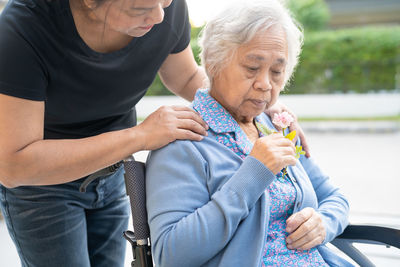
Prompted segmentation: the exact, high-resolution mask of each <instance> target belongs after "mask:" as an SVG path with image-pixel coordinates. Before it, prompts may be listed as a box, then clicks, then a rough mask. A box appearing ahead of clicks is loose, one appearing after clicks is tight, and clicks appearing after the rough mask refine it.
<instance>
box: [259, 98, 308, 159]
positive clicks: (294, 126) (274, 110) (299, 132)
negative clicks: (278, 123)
mask: <svg viewBox="0 0 400 267" xmlns="http://www.w3.org/2000/svg"><path fill="white" fill-rule="evenodd" d="M284 111H286V112H288V113H289V114H290V115H291V116H292V117H293V119H294V121H293V122H292V123H291V124H290V126H289V130H290V131H296V138H295V139H293V142H296V140H297V137H299V138H300V140H301V145H302V147H303V150H304V151H305V152H306V155H305V156H306V157H307V158H309V157H310V148H309V146H308V143H307V140H306V136H305V134H304V132H303V129H302V128H301V127H300V124H299V122H298V120H297V116H296V115H295V114H294V113H293V112H292V111H291V110H290V109H289V108H288V107H287V106H286V105H284V104H282V103H281V102H279V101H276V103H275V104H274V105H272V106H270V107H269V108H268V109H266V110H265V113H266V114H267V115H268V116H269V117H270V118H271V119H273V118H274V114H278V113H282V112H284ZM277 130H278V131H281V130H282V129H277Z"/></svg>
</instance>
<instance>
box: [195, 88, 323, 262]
mask: <svg viewBox="0 0 400 267" xmlns="http://www.w3.org/2000/svg"><path fill="white" fill-rule="evenodd" d="M193 108H194V109H195V110H196V111H197V112H199V113H200V115H201V116H202V118H203V120H204V121H205V122H206V123H207V124H208V125H209V127H210V129H209V131H211V132H212V133H213V135H215V138H216V140H217V141H218V142H219V143H221V144H223V145H225V146H226V147H228V148H230V149H231V150H232V151H233V152H234V153H235V154H236V155H238V156H239V157H241V158H243V159H244V158H245V157H247V156H248V155H249V154H250V152H251V149H252V147H253V144H252V143H251V142H250V140H249V139H248V138H247V136H246V134H245V133H244V131H243V130H242V129H241V128H240V126H239V124H238V123H237V122H236V121H235V119H234V118H233V117H232V116H231V115H230V114H229V112H227V111H226V110H225V108H224V107H222V106H221V104H219V103H218V102H217V101H216V100H215V99H214V98H212V97H211V96H210V95H209V94H208V90H206V89H200V90H198V91H197V93H196V96H195V99H194V102H193ZM255 120H256V121H257V122H259V120H258V119H257V118H255ZM259 135H260V137H261V136H263V134H262V133H261V132H259ZM266 191H267V192H268V194H266V196H267V197H268V196H269V198H270V201H269V202H270V203H271V205H270V206H269V207H268V208H269V209H270V219H269V226H268V227H266V235H265V236H266V240H265V248H264V251H263V258H262V266H328V265H327V264H326V263H325V261H324V260H323V258H322V256H321V255H320V254H319V252H318V250H317V249H316V248H313V249H310V250H305V251H301V250H290V249H288V248H287V247H286V241H285V240H286V237H287V236H288V233H287V232H286V231H285V228H286V220H287V218H289V216H290V215H292V213H293V208H294V203H295V200H296V189H295V187H294V186H293V184H292V182H291V180H290V177H288V175H287V174H286V175H285V176H282V172H281V173H279V174H277V179H275V180H274V181H273V182H272V183H271V184H270V186H269V187H268V188H267V189H266Z"/></svg>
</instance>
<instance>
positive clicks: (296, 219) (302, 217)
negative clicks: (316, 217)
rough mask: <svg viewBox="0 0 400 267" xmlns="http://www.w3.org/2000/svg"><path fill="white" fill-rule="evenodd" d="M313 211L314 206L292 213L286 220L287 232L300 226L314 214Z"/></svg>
mask: <svg viewBox="0 0 400 267" xmlns="http://www.w3.org/2000/svg"><path fill="white" fill-rule="evenodd" d="M313 211H314V209H312V208H304V209H302V210H301V211H299V212H296V213H294V214H292V216H290V217H289V218H288V219H287V220H286V232H288V233H292V232H293V231H295V230H296V229H297V228H299V227H300V226H301V225H302V224H303V223H304V222H306V221H307V220H308V219H310V218H311V217H312V216H313Z"/></svg>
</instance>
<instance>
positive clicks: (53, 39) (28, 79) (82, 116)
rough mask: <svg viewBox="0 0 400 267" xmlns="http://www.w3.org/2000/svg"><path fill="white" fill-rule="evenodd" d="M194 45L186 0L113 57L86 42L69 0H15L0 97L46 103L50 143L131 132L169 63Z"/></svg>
mask: <svg viewBox="0 0 400 267" xmlns="http://www.w3.org/2000/svg"><path fill="white" fill-rule="evenodd" d="M189 42H190V24H189V19H188V11H187V6H186V3H185V1H184V0H174V1H173V2H172V4H171V5H170V6H169V7H168V8H166V9H165V16H164V21H163V22H162V23H161V24H158V25H155V26H154V27H153V28H152V29H151V31H150V32H148V33H147V34H146V35H144V36H143V37H140V38H133V40H132V41H131V42H130V43H129V44H128V45H127V46H126V47H124V48H122V49H121V50H118V51H115V52H111V53H106V54H103V53H97V52H95V51H93V50H92V49H90V48H89V47H88V46H87V45H86V44H85V43H84V41H83V40H82V39H81V38H80V36H79V34H78V32H77V30H76V27H75V24H74V20H73V17H72V13H71V10H70V7H69V1H68V0H51V1H49V0H11V1H10V2H9V3H8V5H7V6H6V8H5V9H4V10H3V13H2V14H1V16H0V93H3V94H7V95H11V96H15V97H19V98H24V99H30V100H36V101H45V125H44V136H45V139H61V138H67V139H70V138H81V137H88V136H93V135H97V134H100V133H104V132H108V131H113V130H119V129H124V128H128V127H132V126H134V125H135V124H136V111H135V105H136V104H137V102H138V101H139V100H140V99H141V98H142V97H143V95H144V94H145V93H146V90H147V88H148V87H149V86H150V84H151V83H152V81H153V80H154V77H155V75H156V73H157V71H158V69H159V68H160V66H161V64H162V63H163V61H164V60H165V59H166V57H167V56H168V55H169V54H171V53H178V52H180V51H182V50H183V49H185V48H186V47H187V46H188V45H189Z"/></svg>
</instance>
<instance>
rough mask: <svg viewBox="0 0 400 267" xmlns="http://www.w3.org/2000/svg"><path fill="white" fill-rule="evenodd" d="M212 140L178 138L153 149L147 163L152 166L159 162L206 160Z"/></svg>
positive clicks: (187, 162)
mask: <svg viewBox="0 0 400 267" xmlns="http://www.w3.org/2000/svg"><path fill="white" fill-rule="evenodd" d="M211 142H212V140H211V139H210V138H207V137H205V138H204V139H203V140H202V141H190V140H176V141H174V142H172V143H169V144H168V145H166V146H164V147H162V148H160V149H157V150H154V151H151V152H150V154H149V158H148V160H147V165H149V166H151V165H153V164H155V163H157V162H163V164H166V163H174V162H178V161H182V160H183V161H184V162H182V163H183V164H192V163H193V162H196V163H198V162H206V160H207V159H206V157H207V156H206V155H205V153H204V152H205V151H207V150H208V149H209V148H210V147H212V145H211Z"/></svg>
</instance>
